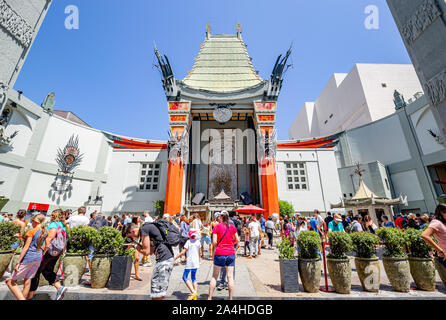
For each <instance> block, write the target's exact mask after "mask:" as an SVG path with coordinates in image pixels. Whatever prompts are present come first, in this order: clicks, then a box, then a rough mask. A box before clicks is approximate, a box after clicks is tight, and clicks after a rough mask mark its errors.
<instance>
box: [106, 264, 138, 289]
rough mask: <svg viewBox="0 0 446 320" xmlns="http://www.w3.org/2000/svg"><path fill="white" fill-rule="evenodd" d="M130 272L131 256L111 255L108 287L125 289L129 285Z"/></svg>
mask: <svg viewBox="0 0 446 320" xmlns="http://www.w3.org/2000/svg"><path fill="white" fill-rule="evenodd" d="M131 273H132V257H130V256H115V257H113V261H112V268H111V275H110V281H109V282H108V288H109V289H112V290H124V289H127V288H128V287H129V285H130V275H131Z"/></svg>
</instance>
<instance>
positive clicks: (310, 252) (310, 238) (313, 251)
mask: <svg viewBox="0 0 446 320" xmlns="http://www.w3.org/2000/svg"><path fill="white" fill-rule="evenodd" d="M297 244H298V245H299V249H300V250H299V258H303V259H317V258H319V252H320V251H321V249H322V248H321V237H320V236H319V234H318V233H317V232H316V231H302V232H301V233H299V236H298V237H297Z"/></svg>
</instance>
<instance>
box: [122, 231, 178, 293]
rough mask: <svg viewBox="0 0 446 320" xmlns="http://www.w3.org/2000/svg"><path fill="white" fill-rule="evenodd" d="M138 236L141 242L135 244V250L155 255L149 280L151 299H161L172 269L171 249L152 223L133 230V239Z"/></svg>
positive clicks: (165, 290) (167, 285)
mask: <svg viewBox="0 0 446 320" xmlns="http://www.w3.org/2000/svg"><path fill="white" fill-rule="evenodd" d="M139 236H141V238H142V244H141V245H137V246H136V250H138V251H139V252H141V253H142V254H143V255H152V254H155V257H156V264H155V266H154V268H153V272H152V280H151V297H152V300H163V299H164V297H165V296H166V294H167V289H168V287H169V280H170V275H171V273H172V269H173V263H174V259H173V258H174V254H173V249H172V247H171V246H170V245H168V244H166V243H165V242H164V238H163V236H162V234H161V232H160V230H159V229H158V227H157V226H155V225H154V224H153V223H144V225H143V226H142V227H141V229H140V230H139V229H138V230H137V231H136V230H135V232H134V233H132V235H131V237H132V238H133V239H138V237H139Z"/></svg>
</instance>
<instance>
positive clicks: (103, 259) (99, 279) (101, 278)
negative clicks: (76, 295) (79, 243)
mask: <svg viewBox="0 0 446 320" xmlns="http://www.w3.org/2000/svg"><path fill="white" fill-rule="evenodd" d="M112 260H113V255H111V254H97V255H94V256H93V259H92V261H91V287H92V288H95V289H99V288H105V286H106V285H107V282H108V279H109V278H110V273H111V264H112Z"/></svg>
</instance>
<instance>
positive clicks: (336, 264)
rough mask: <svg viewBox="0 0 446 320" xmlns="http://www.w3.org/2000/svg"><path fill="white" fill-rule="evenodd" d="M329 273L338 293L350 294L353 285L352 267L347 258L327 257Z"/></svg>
mask: <svg viewBox="0 0 446 320" xmlns="http://www.w3.org/2000/svg"><path fill="white" fill-rule="evenodd" d="M327 267H328V274H329V275H330V279H331V283H332V284H333V287H334V289H335V291H336V292H337V293H343V294H349V293H350V289H351V287H352V268H351V267H350V261H349V260H348V258H347V259H332V258H327Z"/></svg>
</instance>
